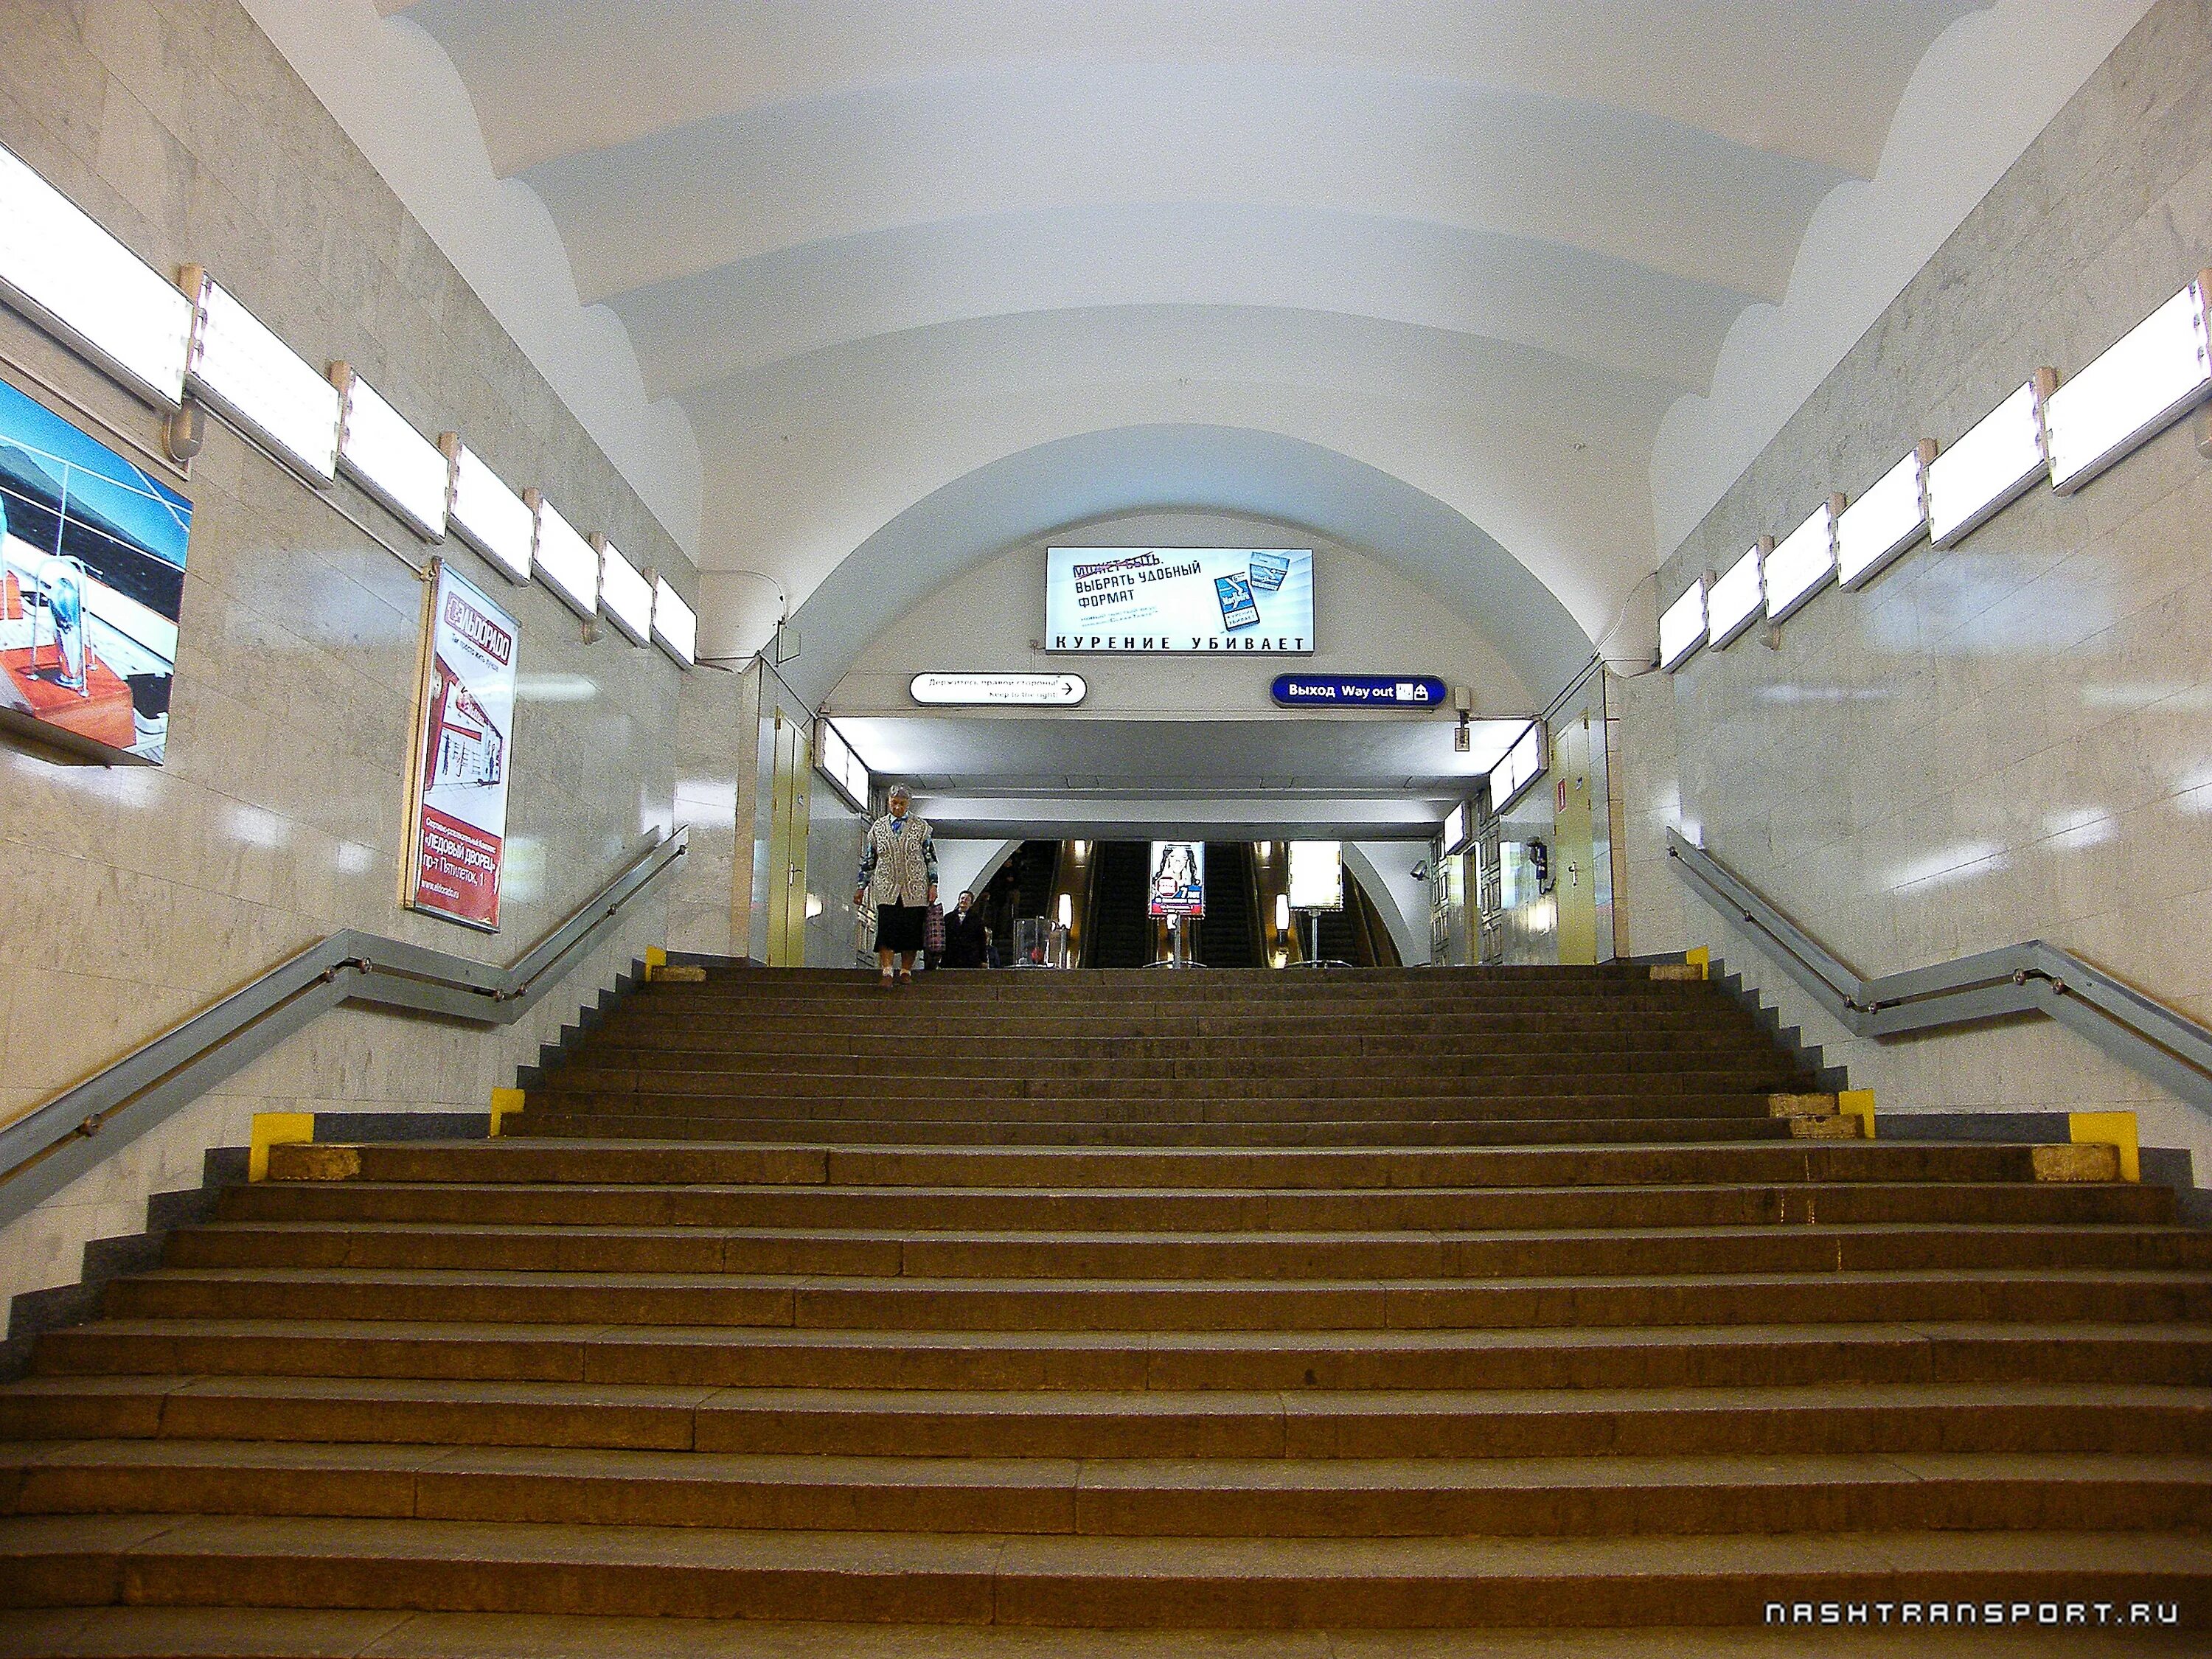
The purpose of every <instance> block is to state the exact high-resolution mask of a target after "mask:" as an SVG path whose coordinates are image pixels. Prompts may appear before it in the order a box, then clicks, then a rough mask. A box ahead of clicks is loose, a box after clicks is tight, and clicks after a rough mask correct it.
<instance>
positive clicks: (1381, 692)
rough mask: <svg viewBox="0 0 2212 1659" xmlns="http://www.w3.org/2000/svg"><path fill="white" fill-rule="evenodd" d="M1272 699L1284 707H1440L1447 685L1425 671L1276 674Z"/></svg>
mask: <svg viewBox="0 0 2212 1659" xmlns="http://www.w3.org/2000/svg"><path fill="white" fill-rule="evenodd" d="M1273 689H1274V694H1275V701H1276V702H1278V703H1279V704H1281V705H1282V706H1283V707H1284V708H1445V707H1447V706H1449V703H1450V702H1451V690H1450V688H1449V687H1448V686H1446V685H1445V684H1444V683H1443V681H1442V680H1440V679H1437V678H1433V677H1431V676H1430V675H1426V674H1417V675H1406V674H1278V675H1276V676H1275V684H1274V688H1273Z"/></svg>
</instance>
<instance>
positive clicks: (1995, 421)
mask: <svg viewBox="0 0 2212 1659" xmlns="http://www.w3.org/2000/svg"><path fill="white" fill-rule="evenodd" d="M2057 379H2058V377H2057V375H2056V374H2053V373H2052V372H2051V370H2050V369H2047V368H2041V369H2038V370H2037V371H2036V372H2035V378H2034V379H2033V380H2029V381H2027V383H2026V384H2025V385H2023V386H2021V387H2020V388H2019V389H2018V390H2017V391H2015V392H2014V393H2013V394H2012V395H2011V396H2010V397H2008V398H2006V399H2005V400H2004V401H2003V402H2002V403H2001V404H1998V405H1997V406H1996V408H1995V409H1993V410H1990V412H1989V413H1988V414H1987V415H1985V416H1983V417H1982V418H1981V419H1980V420H1979V421H1978V422H1975V423H1974V425H1973V427H1972V429H1971V430H1969V431H1968V432H1967V433H1966V435H1965V436H1964V437H1962V438H1960V440H1959V441H1957V442H1956V443H1954V444H1953V445H1952V446H1951V447H1949V448H1948V449H1947V450H1945V451H1944V452H1943V453H1942V454H1940V455H1938V456H1937V457H1936V459H1935V460H1934V461H1933V462H1932V463H1931V464H1930V465H1929V468H1928V531H1929V539H1930V540H1932V541H1933V542H1934V543H1935V544H1936V546H1938V547H1955V546H1957V545H1958V544H1959V543H1960V542H1962V541H1964V540H1965V539H1966V538H1967V537H1969V536H1971V535H1972V534H1973V533H1974V532H1975V531H1977V530H1978V529H1979V528H1981V526H1984V525H1985V524H1987V523H1988V522H1989V521H1990V520H1991V519H1993V518H1995V517H1996V515H1997V514H1998V513H2002V511H2004V509H2005V508H2006V507H2009V506H2011V505H2012V503H2013V502H2015V501H2018V500H2019V499H2020V498H2021V496H2022V495H2026V494H2027V492H2028V490H2029V489H2032V488H2033V487H2034V485H2035V483H2036V482H2037V481H2038V480H2039V479H2040V478H2042V477H2045V476H2046V475H2047V474H2048V472H2049V471H2050V467H2051V456H2050V452H2049V450H2048V449H2047V448H2046V447H2045V439H2044V433H2043V400H2044V399H2045V398H2046V397H2048V396H2049V395H2050V394H2051V390H2052V389H2053V388H2054V387H2055V386H2057Z"/></svg>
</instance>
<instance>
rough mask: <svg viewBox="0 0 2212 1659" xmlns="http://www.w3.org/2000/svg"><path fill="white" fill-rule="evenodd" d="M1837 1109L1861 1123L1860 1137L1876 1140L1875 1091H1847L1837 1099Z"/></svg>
mask: <svg viewBox="0 0 2212 1659" xmlns="http://www.w3.org/2000/svg"><path fill="white" fill-rule="evenodd" d="M1836 1109H1837V1110H1838V1111H1839V1112H1841V1113H1842V1114H1843V1115H1844V1116H1845V1117H1855V1118H1857V1119H1858V1121H1859V1136H1860V1139H1864V1140H1872V1139H1874V1091H1873V1090H1871V1089H1846V1090H1844V1091H1843V1092H1842V1093H1841V1094H1839V1095H1838V1096H1837V1097H1836Z"/></svg>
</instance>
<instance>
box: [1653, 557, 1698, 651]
mask: <svg viewBox="0 0 2212 1659" xmlns="http://www.w3.org/2000/svg"><path fill="white" fill-rule="evenodd" d="M1704 644H1705V578H1703V577H1702V576H1701V577H1699V579H1698V580H1696V581H1693V582H1692V583H1691V584H1690V585H1689V586H1687V587H1686V588H1685V589H1683V590H1682V596H1681V597H1680V599H1676V600H1675V601H1674V604H1672V605H1668V607H1667V608H1666V610H1665V611H1662V612H1661V613H1660V616H1659V665H1660V667H1662V668H1663V669H1665V670H1666V671H1668V673H1670V674H1671V673H1672V672H1674V670H1676V669H1677V668H1680V666H1681V665H1683V664H1684V663H1686V662H1687V661H1689V659H1691V658H1692V657H1693V656H1695V655H1696V654H1697V653H1698V650H1699V647H1701V646H1703V645H1704Z"/></svg>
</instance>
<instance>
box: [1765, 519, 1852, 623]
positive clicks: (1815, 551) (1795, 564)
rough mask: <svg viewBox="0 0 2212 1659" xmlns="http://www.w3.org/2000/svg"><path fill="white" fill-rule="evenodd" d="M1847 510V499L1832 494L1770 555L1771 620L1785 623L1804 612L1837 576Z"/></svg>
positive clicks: (1768, 601) (1767, 571) (1768, 610)
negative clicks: (1839, 523)
mask: <svg viewBox="0 0 2212 1659" xmlns="http://www.w3.org/2000/svg"><path fill="white" fill-rule="evenodd" d="M1843 510H1844V498H1843V497H1842V496H1841V495H1831V496H1830V497H1828V499H1827V500H1826V501H1823V502H1822V503H1821V504H1820V510H1819V511H1818V512H1816V513H1814V514H1813V516H1812V517H1811V518H1809V519H1808V520H1805V522H1804V523H1802V524H1801V525H1799V526H1797V527H1796V529H1795V530H1793V531H1791V532H1790V533H1789V534H1788V535H1787V536H1784V538H1782V540H1781V542H1780V543H1779V544H1778V545H1777V546H1776V547H1775V550H1774V551H1772V552H1771V553H1770V554H1768V555H1767V556H1766V559H1765V564H1764V567H1763V568H1764V569H1765V576H1766V620H1767V621H1769V622H1781V621H1782V620H1784V618H1785V617H1790V616H1791V615H1793V614H1795V613H1796V611H1799V610H1801V609H1802V608H1803V606H1804V604H1805V602H1806V601H1807V600H1808V599H1811V598H1812V597H1813V596H1814V594H1815V593H1817V592H1820V590H1821V589H1822V588H1823V587H1825V586H1827V583H1828V578H1829V577H1831V576H1832V575H1834V574H1836V520H1837V517H1838V515H1839V514H1840V513H1842V512H1843Z"/></svg>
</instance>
